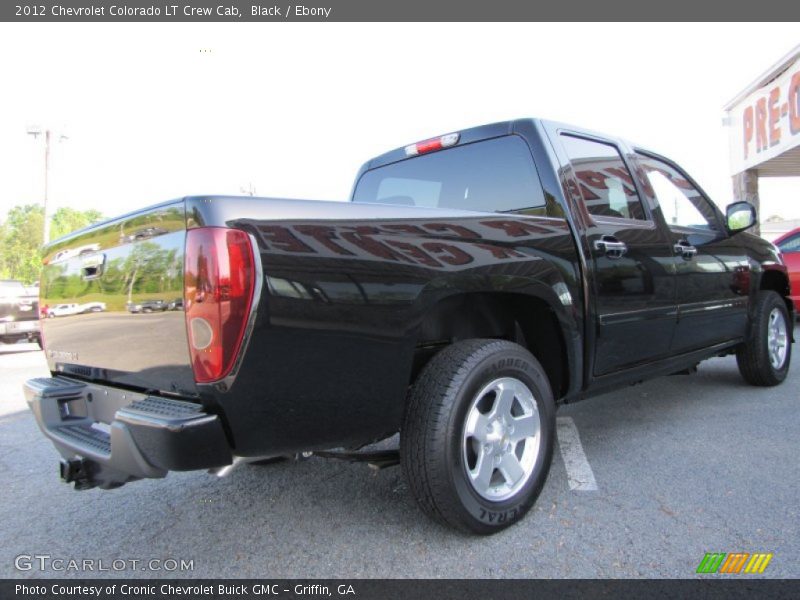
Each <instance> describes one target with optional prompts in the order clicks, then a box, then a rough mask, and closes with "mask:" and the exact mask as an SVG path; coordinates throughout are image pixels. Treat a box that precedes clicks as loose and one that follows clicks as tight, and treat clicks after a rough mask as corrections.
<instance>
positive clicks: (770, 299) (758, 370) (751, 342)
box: [736, 290, 792, 387]
mask: <svg viewBox="0 0 800 600" xmlns="http://www.w3.org/2000/svg"><path fill="white" fill-rule="evenodd" d="M773 311H777V313H778V314H779V315H780V318H782V319H783V326H784V328H785V331H786V357H785V359H784V361H783V364H782V365H780V366H779V367H776V366H774V365H773V364H772V362H771V361H770V351H769V342H768V336H769V331H770V315H772V314H773ZM791 335H792V323H791V321H790V319H789V311H788V310H787V308H786V303H785V302H784V300H783V298H782V297H781V296H780V294H778V293H777V292H773V291H771V290H765V291H762V292H761V293H759V295H758V299H757V300H756V306H755V311H754V316H753V322H752V323H751V325H750V331H749V333H748V336H747V339H746V340H745V342H744V343H743V344H742V345H741V346H739V348H737V350H736V364H737V365H739V372H740V373H741V374H742V377H744V379H745V381H747V383H749V384H751V385H757V386H764V387H768V386H773V385H778V384H779V383H782V382H783V380H784V379H786V375H787V374H788V373H789V365H790V363H791V359H792V344H791Z"/></svg>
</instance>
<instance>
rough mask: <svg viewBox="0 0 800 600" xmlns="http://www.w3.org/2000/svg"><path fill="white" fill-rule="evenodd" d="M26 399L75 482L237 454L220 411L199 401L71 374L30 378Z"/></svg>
mask: <svg viewBox="0 0 800 600" xmlns="http://www.w3.org/2000/svg"><path fill="white" fill-rule="evenodd" d="M25 398H26V400H27V401H28V405H29V406H30V408H31V411H32V412H33V414H34V416H35V417H36V422H37V423H38V424H39V427H40V429H41V430H42V432H43V433H44V434H45V435H46V436H47V437H48V438H49V439H50V441H51V442H53V445H54V446H55V447H56V449H57V450H58V451H59V453H60V454H61V456H62V458H63V459H64V460H63V461H62V465H61V474H62V478H63V479H64V480H65V481H67V482H70V481H72V482H74V483H75V484H76V489H87V488H91V487H96V486H97V487H101V488H114V487H119V486H120V485H122V484H124V483H127V482H129V481H133V480H136V479H142V478H159V477H164V476H165V475H166V474H167V472H168V471H190V470H194V469H207V468H213V467H222V466H225V465H229V464H231V462H232V460H233V457H232V455H231V451H230V447H229V445H228V442H227V439H226V437H225V433H224V431H223V428H222V423H221V422H220V420H219V417H217V416H216V415H211V414H208V413H205V412H204V411H203V409H202V407H201V406H200V405H198V404H194V403H191V402H184V401H181V400H173V399H168V398H161V397H156V396H148V395H146V394H139V393H134V392H129V391H127V390H120V389H118V388H111V387H106V386H99V385H93V384H87V383H84V382H82V381H76V380H72V379H68V378H66V377H48V378H38V379H31V380H29V381H27V382H26V383H25Z"/></svg>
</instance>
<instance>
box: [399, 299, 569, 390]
mask: <svg viewBox="0 0 800 600" xmlns="http://www.w3.org/2000/svg"><path fill="white" fill-rule="evenodd" d="M476 338H495V339H504V340H509V341H512V342H516V343H518V344H520V345H521V346H523V347H525V348H526V349H527V350H528V351H529V352H530V353H531V354H533V355H534V356H535V357H536V359H537V360H538V361H539V362H540V363H541V365H542V367H543V368H544V370H545V372H546V373H547V377H548V379H549V380H550V387H551V388H552V390H553V394H554V396H555V397H556V398H561V397H563V396H564V394H566V392H567V388H568V385H569V379H568V377H569V370H568V364H567V352H566V345H565V343H564V337H563V334H562V331H561V327H560V325H559V322H558V317H557V316H556V314H555V313H554V312H553V310H552V309H551V308H550V306H549V305H548V304H547V303H546V302H545V301H544V300H541V299H539V298H536V297H533V296H525V295H522V294H503V293H471V294H460V295H457V296H450V297H448V298H445V299H443V300H441V301H440V302H438V303H437V304H436V305H435V306H433V307H432V308H431V310H429V311H428V313H427V314H426V315H425V318H424V319H423V321H422V323H421V325H420V330H419V337H418V340H417V347H416V351H415V353H414V366H413V370H412V374H411V382H412V383H413V382H414V381H415V380H416V378H417V376H418V375H419V373H420V371H421V370H422V368H423V367H424V366H425V365H426V364H427V362H428V361H429V360H430V359H431V358H432V357H433V356H434V355H435V354H436V353H437V352H438V351H439V350H441V349H442V348H444V347H446V346H448V345H449V344H452V343H453V342H457V341H461V340H468V339H476Z"/></svg>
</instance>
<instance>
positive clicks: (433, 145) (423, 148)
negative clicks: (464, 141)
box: [406, 133, 461, 156]
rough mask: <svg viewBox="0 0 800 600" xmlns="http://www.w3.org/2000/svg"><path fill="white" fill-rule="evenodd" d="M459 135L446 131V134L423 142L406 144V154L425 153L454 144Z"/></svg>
mask: <svg viewBox="0 0 800 600" xmlns="http://www.w3.org/2000/svg"><path fill="white" fill-rule="evenodd" d="M459 137H461V134H458V133H448V134H447V135H441V136H439V137H437V138H431V139H429V140H425V141H424V142H417V143H416V144H411V145H410V146H406V156H417V155H418V154H426V153H428V152H435V151H436V150H441V149H443V148H449V147H450V146H455V145H456V144H457V143H458V139H459Z"/></svg>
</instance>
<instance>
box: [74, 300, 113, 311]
mask: <svg viewBox="0 0 800 600" xmlns="http://www.w3.org/2000/svg"><path fill="white" fill-rule="evenodd" d="M78 308H79V309H80V310H79V311H78V312H81V313H90V312H103V311H104V310H105V309H106V303H105V302H87V303H85V304H79V305H78Z"/></svg>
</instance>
